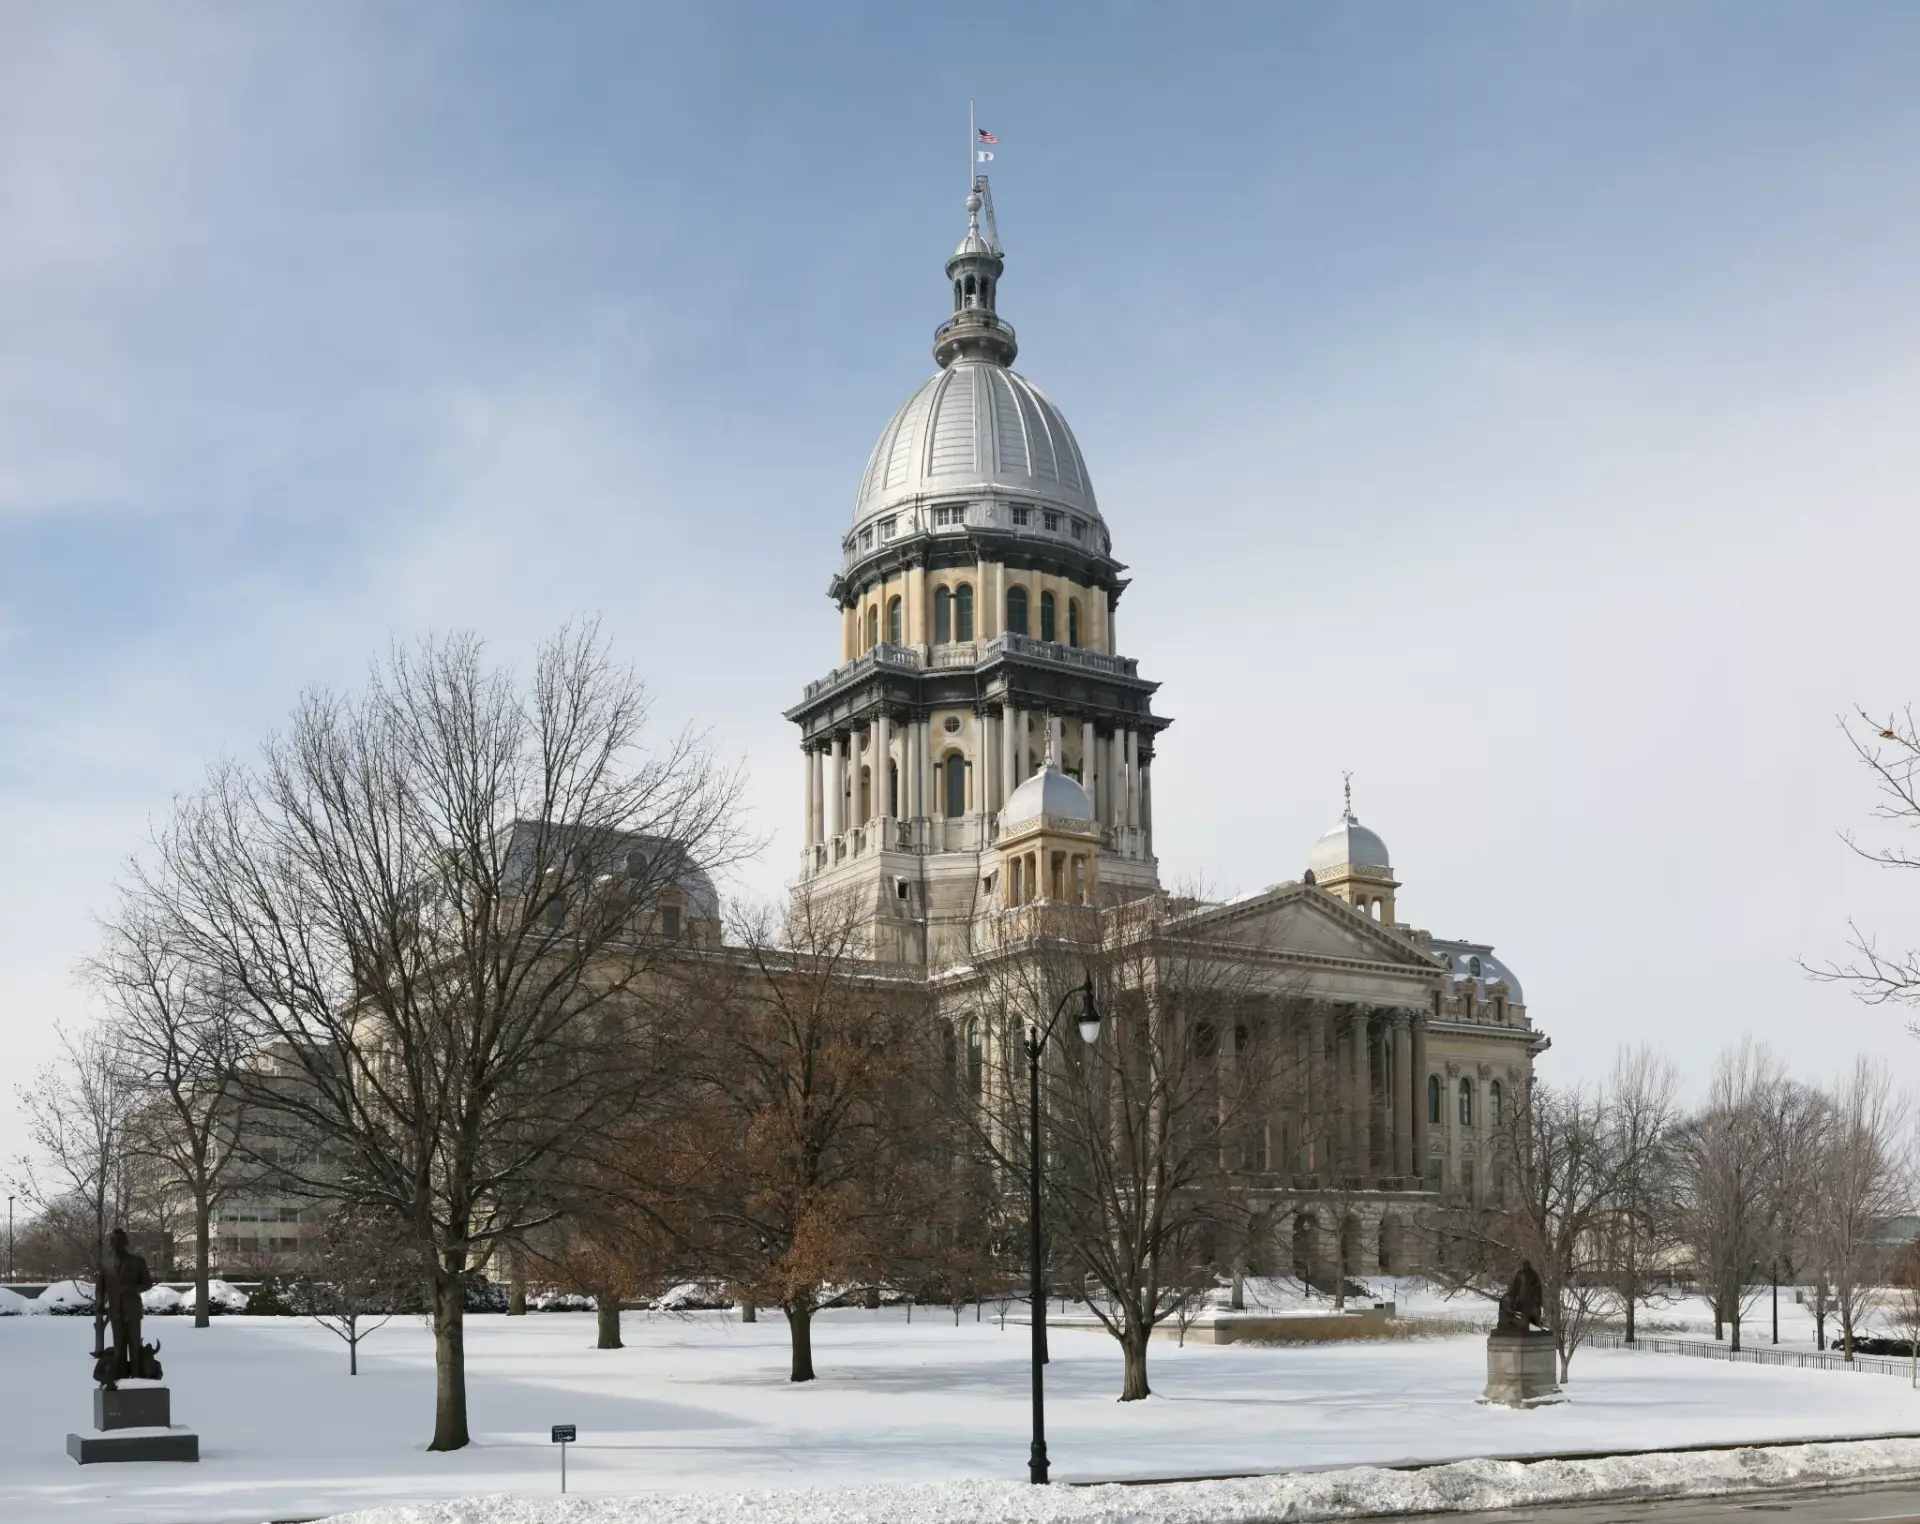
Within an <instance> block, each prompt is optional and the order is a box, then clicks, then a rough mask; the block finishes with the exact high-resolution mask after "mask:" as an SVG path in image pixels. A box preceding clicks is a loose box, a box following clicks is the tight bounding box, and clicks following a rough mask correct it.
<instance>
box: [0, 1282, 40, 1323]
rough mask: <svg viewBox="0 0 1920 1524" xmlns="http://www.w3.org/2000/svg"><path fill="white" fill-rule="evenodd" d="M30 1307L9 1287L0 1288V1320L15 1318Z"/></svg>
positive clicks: (25, 1299)
mask: <svg viewBox="0 0 1920 1524" xmlns="http://www.w3.org/2000/svg"><path fill="white" fill-rule="evenodd" d="M32 1305H33V1303H32V1302H30V1301H28V1300H27V1298H25V1297H23V1296H22V1295H20V1293H19V1292H17V1291H15V1290H13V1289H12V1288H11V1287H7V1286H0V1318H17V1317H19V1316H20V1315H21V1314H22V1313H23V1312H25V1311H26V1310H27V1309H28V1308H29V1307H31V1306H32Z"/></svg>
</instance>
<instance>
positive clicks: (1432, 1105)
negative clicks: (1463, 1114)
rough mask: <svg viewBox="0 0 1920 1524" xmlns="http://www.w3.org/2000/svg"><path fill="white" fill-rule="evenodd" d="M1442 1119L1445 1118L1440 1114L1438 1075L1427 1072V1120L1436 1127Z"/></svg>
mask: <svg viewBox="0 0 1920 1524" xmlns="http://www.w3.org/2000/svg"><path fill="white" fill-rule="evenodd" d="M1444 1120H1446V1119H1445V1118H1444V1117H1443V1116H1441V1114H1440V1076H1439V1075H1437V1074H1429V1075H1428V1076H1427V1121H1428V1122H1430V1123H1431V1124H1432V1125H1434V1126H1435V1127H1438V1126H1439V1125H1440V1123H1441V1122H1443V1121H1444Z"/></svg>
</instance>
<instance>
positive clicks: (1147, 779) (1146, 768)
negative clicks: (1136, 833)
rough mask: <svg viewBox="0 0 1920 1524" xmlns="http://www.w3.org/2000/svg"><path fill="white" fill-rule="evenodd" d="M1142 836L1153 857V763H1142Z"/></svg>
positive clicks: (1148, 760)
mask: <svg viewBox="0 0 1920 1524" xmlns="http://www.w3.org/2000/svg"><path fill="white" fill-rule="evenodd" d="M1140 834H1141V836H1142V837H1143V838H1144V841H1143V846H1144V848H1145V851H1146V855H1147V856H1148V857H1151V856H1153V761H1152V759H1151V758H1144V757H1143V758H1142V759H1141V762H1140Z"/></svg>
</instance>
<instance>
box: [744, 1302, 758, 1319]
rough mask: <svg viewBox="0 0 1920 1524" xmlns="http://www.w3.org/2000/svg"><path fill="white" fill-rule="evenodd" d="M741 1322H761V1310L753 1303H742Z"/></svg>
mask: <svg viewBox="0 0 1920 1524" xmlns="http://www.w3.org/2000/svg"><path fill="white" fill-rule="evenodd" d="M740 1321H741V1322H742V1323H758V1322H759V1321H760V1309H759V1308H758V1307H756V1306H754V1305H753V1303H751V1302H742V1303H741V1304H740Z"/></svg>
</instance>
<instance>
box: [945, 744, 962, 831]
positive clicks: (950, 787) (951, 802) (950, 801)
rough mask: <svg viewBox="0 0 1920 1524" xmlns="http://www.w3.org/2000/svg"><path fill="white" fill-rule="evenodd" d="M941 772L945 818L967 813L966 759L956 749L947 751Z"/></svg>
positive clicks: (953, 817) (954, 817) (951, 818)
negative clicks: (945, 799) (943, 781)
mask: <svg viewBox="0 0 1920 1524" xmlns="http://www.w3.org/2000/svg"><path fill="white" fill-rule="evenodd" d="M941 772H942V773H943V774H944V775H945V778H946V795H947V804H946V808H947V819H949V820H953V819H956V818H957V817H959V816H961V815H964V814H966V813H967V759H966V758H965V757H963V756H961V755H960V753H959V752H957V751H955V752H949V753H948V754H947V760H946V761H945V762H943V763H942V764H941Z"/></svg>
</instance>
